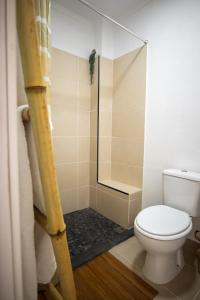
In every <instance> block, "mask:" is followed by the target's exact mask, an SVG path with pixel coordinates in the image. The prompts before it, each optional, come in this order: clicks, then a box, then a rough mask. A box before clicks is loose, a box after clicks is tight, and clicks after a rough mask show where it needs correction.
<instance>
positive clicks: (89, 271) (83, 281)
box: [39, 252, 157, 300]
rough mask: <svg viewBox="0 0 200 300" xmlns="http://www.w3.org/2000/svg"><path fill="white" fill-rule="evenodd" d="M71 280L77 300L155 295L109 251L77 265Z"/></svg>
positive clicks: (127, 299)
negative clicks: (81, 264)
mask: <svg viewBox="0 0 200 300" xmlns="http://www.w3.org/2000/svg"><path fill="white" fill-rule="evenodd" d="M74 280H75V285H76V290H77V299H78V300H152V299H153V298H154V297H155V296H156V295H157V291H155V290H154V289H153V288H152V287H151V286H149V285H148V284H147V283H146V282H144V281H143V280H142V279H141V278H140V277H138V276H137V275H136V274H135V273H133V272H132V271H130V270H129V269H128V268H127V267H125V266H124V265H123V264H122V263H121V262H119V261H118V260H117V259H116V258H115V257H114V256H113V255H111V254H110V253H109V252H106V253H104V254H102V255H100V256H98V257H96V258H95V259H93V260H92V261H90V262H88V263H87V264H85V265H83V266H81V267H79V268H77V269H76V270H75V271H74ZM42 297H43V296H42V295H41V294H40V298H39V299H40V300H44V299H46V298H42Z"/></svg>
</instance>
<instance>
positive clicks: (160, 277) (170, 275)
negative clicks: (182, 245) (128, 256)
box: [143, 249, 184, 284]
mask: <svg viewBox="0 0 200 300" xmlns="http://www.w3.org/2000/svg"><path fill="white" fill-rule="evenodd" d="M183 267H184V258H183V253H182V249H179V250H178V251H177V252H174V253H170V254H166V253H165V254H158V253H155V254H154V253H147V256H146V260H145V264H144V267H143V274H144V276H145V277H146V278H147V279H148V280H150V281H152V282H153V283H156V284H165V283H167V282H169V281H171V280H172V279H174V278H175V277H176V276H177V275H178V273H179V272H180V271H181V269H182V268H183Z"/></svg>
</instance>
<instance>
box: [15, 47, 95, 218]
mask: <svg viewBox="0 0 200 300" xmlns="http://www.w3.org/2000/svg"><path fill="white" fill-rule="evenodd" d="M51 69H52V71H51V81H52V88H51V113H52V122H53V131H52V135H53V143H54V152H55V163H56V169H57V175H58V184H59V190H60V195H61V200H62V207H63V212H64V213H67V212H71V211H75V210H77V209H82V208H85V207H88V206H89V196H90V193H89V187H90V174H89V173H90V83H89V72H88V61H87V60H86V59H83V58H80V57H78V56H75V55H72V54H69V53H67V52H65V51H62V50H59V49H55V48H53V49H52V66H51ZM17 78H18V104H19V105H20V104H25V103H27V101H26V95H25V92H24V83H23V76H22V69H21V64H20V58H19V57H18V76H17Z"/></svg>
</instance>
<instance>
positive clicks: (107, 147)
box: [99, 137, 111, 163]
mask: <svg viewBox="0 0 200 300" xmlns="http://www.w3.org/2000/svg"><path fill="white" fill-rule="evenodd" d="M99 162H100V163H101V162H111V137H99Z"/></svg>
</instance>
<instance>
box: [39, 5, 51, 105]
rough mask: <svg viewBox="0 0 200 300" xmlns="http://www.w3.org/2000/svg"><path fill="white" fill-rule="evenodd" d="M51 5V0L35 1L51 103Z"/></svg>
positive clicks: (45, 78)
mask: <svg viewBox="0 0 200 300" xmlns="http://www.w3.org/2000/svg"><path fill="white" fill-rule="evenodd" d="M50 12H51V3H50V1H49V0H35V20H36V26H37V35H38V44H39V52H40V59H41V67H42V75H43V80H44V82H45V84H46V86H47V101H48V102H49V101H50V86H51V81H50V77H49V74H50V65H51V29H50V16H51V15H50Z"/></svg>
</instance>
